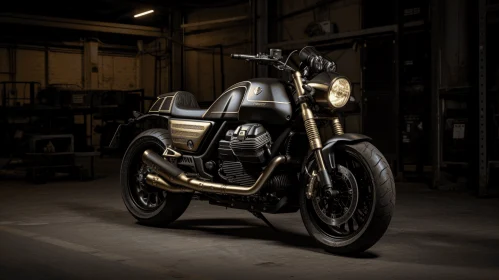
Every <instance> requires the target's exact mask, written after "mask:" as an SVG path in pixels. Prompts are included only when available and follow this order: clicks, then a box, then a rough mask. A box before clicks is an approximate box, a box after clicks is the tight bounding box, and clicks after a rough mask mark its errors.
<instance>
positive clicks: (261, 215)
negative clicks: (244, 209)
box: [250, 211, 279, 232]
mask: <svg viewBox="0 0 499 280" xmlns="http://www.w3.org/2000/svg"><path fill="white" fill-rule="evenodd" d="M250 212H251V214H253V215H254V216H255V217H257V218H258V219H260V220H262V221H263V222H264V223H265V224H267V225H268V226H269V227H270V228H271V229H273V230H274V231H276V232H279V230H278V229H277V228H276V227H274V225H272V224H271V223H270V221H269V220H267V218H265V216H264V215H263V214H262V212H253V211H250Z"/></svg>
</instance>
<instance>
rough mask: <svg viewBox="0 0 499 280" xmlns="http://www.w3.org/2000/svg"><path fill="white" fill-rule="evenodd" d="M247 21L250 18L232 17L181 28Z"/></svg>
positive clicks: (194, 23) (190, 24) (185, 25)
mask: <svg viewBox="0 0 499 280" xmlns="http://www.w3.org/2000/svg"><path fill="white" fill-rule="evenodd" d="M247 19H249V17H248V16H238V17H231V18H222V19H215V20H207V21H201V22H193V23H186V24H182V25H181V26H180V27H182V28H189V27H199V26H205V25H211V24H220V23H228V22H235V21H242V20H247Z"/></svg>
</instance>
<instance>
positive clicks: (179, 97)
mask: <svg viewBox="0 0 499 280" xmlns="http://www.w3.org/2000/svg"><path fill="white" fill-rule="evenodd" d="M205 112H206V110H204V109H200V108H199V104H198V102H197V100H196V97H195V96H194V94H192V93H190V92H187V91H179V92H177V93H176V94H175V98H174V100H173V104H172V110H171V115H172V116H174V117H179V118H189V119H201V118H202V117H203V115H204V113H205Z"/></svg>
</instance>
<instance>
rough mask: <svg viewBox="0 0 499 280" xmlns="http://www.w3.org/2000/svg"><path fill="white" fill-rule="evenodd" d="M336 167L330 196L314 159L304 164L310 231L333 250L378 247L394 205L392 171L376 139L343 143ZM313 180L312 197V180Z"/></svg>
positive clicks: (304, 212)
mask: <svg viewBox="0 0 499 280" xmlns="http://www.w3.org/2000/svg"><path fill="white" fill-rule="evenodd" d="M334 156H335V162H336V165H337V170H336V171H335V172H334V174H330V177H331V180H332V183H333V188H334V190H337V191H338V192H337V193H336V194H335V195H333V196H332V197H331V196H327V195H326V194H325V192H324V191H323V190H322V189H321V188H320V186H319V184H318V183H317V180H312V179H311V174H313V171H314V170H316V169H317V167H316V163H315V159H313V157H312V158H309V160H307V161H306V163H305V166H304V174H305V176H304V178H303V179H304V181H303V185H304V186H303V187H302V189H301V191H300V212H301V216H302V219H303V222H304V224H305V227H306V228H307V231H308V232H309V234H310V235H311V236H312V237H313V238H314V239H315V240H316V241H317V242H318V243H319V244H320V245H321V246H322V247H323V248H324V249H326V250H327V251H329V252H331V253H334V254H357V253H360V252H363V251H365V250H367V249H369V248H370V247H371V246H373V245H374V244H375V243H376V242H377V241H378V240H379V239H380V238H381V237H382V236H383V234H384V233H385V232H386V230H387V228H388V225H389V224H390V221H391V218H392V215H393V210H394V206H395V182H394V179H393V174H392V171H391V169H390V166H389V165H388V162H387V161H386V159H385V157H384V156H383V155H382V154H381V152H380V151H379V150H378V149H376V147H374V145H372V144H371V143H368V142H361V143H356V144H353V145H343V146H338V147H337V148H336V150H335V155H334ZM310 182H312V184H314V188H313V192H312V193H311V196H309V198H307V185H308V184H309V183H310Z"/></svg>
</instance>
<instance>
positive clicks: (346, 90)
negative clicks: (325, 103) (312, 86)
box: [327, 77, 352, 108]
mask: <svg viewBox="0 0 499 280" xmlns="http://www.w3.org/2000/svg"><path fill="white" fill-rule="evenodd" d="M351 93H352V86H351V85H350V81H348V80H347V79H346V78H343V77H337V78H335V79H333V80H332V81H331V84H330V85H329V91H328V98H327V99H328V100H329V103H330V104H331V106H333V107H334V108H341V107H343V106H345V104H347V102H348V100H349V99H350V94H351Z"/></svg>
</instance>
